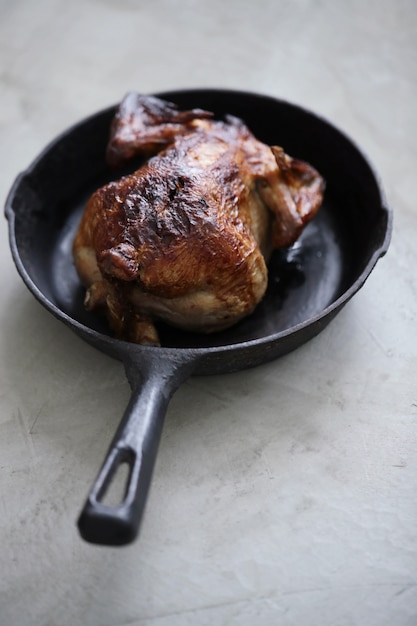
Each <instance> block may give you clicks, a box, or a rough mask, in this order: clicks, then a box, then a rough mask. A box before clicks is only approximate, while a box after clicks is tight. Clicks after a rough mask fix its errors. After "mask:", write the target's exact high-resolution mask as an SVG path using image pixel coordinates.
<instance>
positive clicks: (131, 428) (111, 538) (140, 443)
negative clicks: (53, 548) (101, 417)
mask: <svg viewBox="0 0 417 626" xmlns="http://www.w3.org/2000/svg"><path fill="white" fill-rule="evenodd" d="M194 367H195V363H194V362H193V361H192V360H191V361H190V359H188V360H186V361H185V360H184V361H181V360H178V359H169V358H168V359H167V358H166V357H163V358H158V357H156V358H155V357H153V358H151V359H146V358H145V359H144V358H143V354H142V356H141V355H139V356H136V357H135V356H133V358H132V357H131V355H130V356H129V357H127V358H126V360H125V368H126V373H127V376H128V379H129V382H130V384H131V387H132V396H131V399H130V402H129V404H128V406H127V408H126V411H125V413H124V415H123V417H122V420H121V422H120V425H119V427H118V429H117V431H116V434H115V436H114V438H113V441H112V443H111V445H110V447H109V450H108V452H107V457H106V459H105V461H104V463H103V465H102V467H101V469H100V472H99V474H98V476H97V478H96V481H95V483H94V485H93V487H92V489H91V491H90V494H89V496H88V498H87V501H86V503H85V505H84V508H83V510H82V512H81V515H80V517H79V519H78V528H79V531H80V534H81V536H82V538H83V539H85V540H86V541H88V542H90V543H96V544H102V545H110V546H120V545H125V544H128V543H131V542H132V541H134V539H135V538H136V536H137V534H138V531H139V526H140V522H141V519H142V516H143V511H144V508H145V504H146V498H147V494H148V490H149V486H150V482H151V477H152V472H153V468H154V464H155V460H156V455H157V451H158V445H159V441H160V437H161V433H162V427H163V423H164V418H165V413H166V410H167V407H168V403H169V401H170V399H171V396H172V394H173V393H174V391H175V390H176V389H177V388H178V387H179V385H180V384H181V383H182V382H183V381H184V380H185V379H186V378H188V377H189V376H190V375H191V373H192V370H193V369H194ZM141 379H142V380H141ZM141 382H142V384H141ZM122 466H125V467H124V469H125V470H126V469H127V478H126V483H125V485H124V489H123V495H122V501H121V502H120V503H117V504H115V505H112V504H108V503H106V502H105V498H106V495H108V494H109V488H110V487H111V486H112V484H113V483H115V482H116V475H117V474H118V473H119V474H120V472H121V468H122ZM122 473H123V472H122Z"/></svg>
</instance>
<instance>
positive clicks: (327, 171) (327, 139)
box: [6, 90, 392, 545]
mask: <svg viewBox="0 0 417 626" xmlns="http://www.w3.org/2000/svg"><path fill="white" fill-rule="evenodd" d="M158 95H159V96H161V97H163V98H166V99H168V100H171V101H173V102H175V103H177V104H178V105H179V106H180V107H181V108H186V109H189V108H193V107H200V108H203V109H208V110H211V111H214V113H215V114H216V116H220V117H222V116H223V115H224V114H225V113H230V114H233V115H236V116H238V117H241V118H242V119H243V120H245V122H246V123H247V125H248V126H249V127H250V128H251V130H252V131H253V132H254V133H255V135H256V136H257V137H258V138H259V139H261V140H262V141H264V142H266V143H268V144H270V145H272V144H276V145H280V146H283V147H284V149H285V151H286V152H287V153H288V154H290V155H292V156H296V157H297V158H300V159H303V160H306V161H308V162H310V163H311V164H312V165H313V166H314V167H316V168H317V169H318V170H319V171H320V172H321V174H322V175H323V176H324V178H325V179H326V182H327V188H326V194H325V200H324V204H323V206H322V208H321V210H320V211H319V213H318V215H317V216H316V218H315V219H314V220H313V221H312V222H311V223H310V224H309V225H308V227H307V228H306V230H305V231H304V233H303V235H302V237H301V239H300V240H299V241H298V242H297V243H296V244H295V245H294V246H293V247H292V248H291V249H289V250H285V251H281V252H277V253H275V255H274V257H273V258H272V260H271V263H270V266H269V287H268V291H267V294H266V296H265V298H264V300H263V302H262V303H261V304H260V305H259V306H258V308H257V309H256V311H255V313H254V314H253V315H251V316H250V317H248V318H247V319H245V320H244V321H242V322H241V323H239V324H238V325H237V326H236V327H234V328H232V329H230V330H227V331H223V332H221V333H217V334H214V335H210V336H203V335H197V334H192V333H187V332H180V331H178V330H175V329H170V328H168V327H165V326H163V325H161V328H160V335H161V338H162V345H163V347H160V348H157V347H149V346H138V345H134V344H131V343H128V342H123V341H120V340H116V339H114V338H113V337H112V336H111V334H110V333H109V332H108V329H107V327H106V324H105V322H104V321H103V320H102V319H100V318H98V317H96V316H95V315H93V314H89V313H87V312H86V311H85V310H84V307H83V295H84V294H83V289H82V288H81V286H80V283H79V280H78V278H77V275H76V272H75V269H74V266H73V263H72V256H71V245H72V240H73V237H74V234H75V230H76V228H77V224H78V222H79V219H80V217H81V213H82V211H83V208H84V205H85V202H86V200H87V198H88V196H89V194H91V193H92V192H93V191H94V190H95V189H96V188H97V187H98V186H100V185H102V184H104V183H105V182H107V181H108V180H110V179H111V178H112V177H113V178H114V172H110V171H109V170H108V168H107V166H106V164H105V160H104V155H105V147H106V143H107V139H108V133H109V126H110V121H111V119H112V117H113V114H114V112H115V107H111V108H108V109H106V110H104V111H101V112H99V113H97V114H96V115H93V116H92V117H89V118H87V119H86V120H84V121H82V122H81V123H79V124H77V125H75V126H74V127H72V128H70V129H69V130H68V131H67V132H65V133H63V134H62V135H61V136H59V137H58V138H57V139H56V140H55V141H53V142H52V143H51V144H50V145H49V146H48V147H47V148H46V149H45V150H44V151H43V152H42V154H41V155H40V156H39V157H38V158H37V159H36V160H35V161H34V163H32V164H31V165H30V166H29V167H28V169H27V170H25V171H24V172H23V173H22V174H20V175H19V176H18V177H17V179H16V181H15V183H14V185H13V187H12V189H11V191H10V194H9V196H8V199H7V204H6V216H7V218H8V220H9V228H10V245H11V250H12V254H13V258H14V261H15V263H16V266H17V269H18V271H19V273H20V275H21V276H22V278H23V280H24V282H25V283H26V285H27V287H28V288H29V289H30V290H31V291H32V293H33V294H34V295H35V296H36V298H37V299H38V300H39V301H40V302H41V303H42V304H43V305H44V306H45V307H46V308H47V309H48V310H49V311H50V312H51V313H53V315H55V316H56V317H57V318H58V319H60V320H62V321H63V322H64V323H65V324H67V325H68V326H69V327H71V328H72V329H73V330H74V331H75V332H76V333H77V334H78V335H80V336H81V337H82V338H83V339H85V340H87V341H88V342H89V343H91V344H92V345H93V346H94V347H96V348H98V349H100V350H102V351H103V352H105V353H107V354H109V355H111V356H112V357H115V358H117V359H120V360H121V361H123V363H124V365H125V369H126V373H127V377H128V380H129V382H130V385H131V388H132V396H131V400H130V402H129V405H128V407H127V409H126V412H125V414H124V416H123V418H122V421H121V423H120V426H119V428H118V430H117V432H116V434H115V436H114V439H113V441H112V443H111V445H110V448H109V451H108V454H107V457H106V459H105V461H104V464H103V466H102V468H101V470H100V472H99V474H98V477H97V479H96V482H95V484H94V486H93V488H92V490H91V493H90V495H89V497H88V499H87V502H86V504H85V507H84V509H83V511H82V513H81V516H80V518H79V522H78V525H79V530H80V533H81V535H82V537H83V538H84V539H86V540H87V541H90V542H93V543H100V544H107V545H122V544H126V543H129V542H131V541H133V539H134V538H135V537H136V535H137V532H138V529H139V524H140V520H141V518H142V514H143V509H144V506H145V501H146V497H147V492H148V488H149V484H150V480H151V474H152V469H153V466H154V461H155V458H156V453H157V448H158V443H159V439H160V434H161V431H162V425H163V420H164V416H165V412H166V409H167V405H168V402H169V400H170V397H171V395H172V394H173V392H174V391H175V389H177V387H178V386H179V385H180V384H181V382H183V381H184V380H185V379H186V378H187V377H189V376H190V375H191V374H218V373H224V372H232V371H236V370H240V369H243V368H248V367H252V366H256V365H258V364H260V363H264V362H266V361H269V360H271V359H275V358H277V357H279V356H281V355H283V354H285V353H288V352H290V351H291V350H294V349H295V348H297V347H298V346H300V345H301V344H303V343H304V342H306V341H308V340H309V339H311V338H312V337H314V336H315V335H317V334H318V333H319V332H320V331H321V330H323V328H325V326H326V325H327V324H328V323H329V322H330V321H331V320H332V319H333V318H334V316H335V315H336V314H337V313H338V311H340V309H341V307H342V306H343V305H344V304H346V302H347V301H348V300H349V299H350V298H351V297H352V296H353V295H354V294H355V293H356V292H357V291H358V289H359V288H360V287H361V286H362V285H363V283H364V282H365V280H366V279H367V277H368V275H369V274H370V272H371V270H372V269H373V267H374V265H375V263H376V262H377V260H378V258H379V257H381V256H382V255H383V254H385V252H386V251H387V249H388V245H389V241H390V235H391V229H392V214H391V211H390V210H389V208H388V207H387V205H386V202H385V198H384V194H383V191H382V188H381V186H380V183H379V182H378V179H377V177H376V175H375V172H374V171H373V169H372V168H371V166H370V165H369V163H368V161H367V160H366V158H365V157H364V155H363V154H362V153H361V152H360V150H359V149H358V148H357V147H356V146H355V145H354V144H353V143H352V142H351V141H350V140H349V139H348V138H347V137H346V136H345V135H343V134H342V133H341V132H340V131H338V130H337V129H336V128H335V127H333V126H332V125H331V124H329V123H328V122H326V121H324V120H323V119H320V118H319V117H317V116H315V115H313V114H312V113H310V112H308V111H306V110H305V109H303V108H301V107H298V106H294V105H292V104H289V103H288V102H284V101H281V100H277V99H274V98H271V97H267V96H262V95H256V94H251V93H243V92H237V91H224V90H221V91H220V90H189V91H175V92H170V93H164V94H158ZM131 167H132V169H133V164H132V166H131ZM121 466H124V467H126V466H127V468H128V478H127V479H126V484H125V490H124V495H123V497H122V502H120V503H119V504H116V505H110V504H108V503H106V501H105V497H106V493H107V492H108V490H109V488H110V486H111V485H112V484H113V483H114V481H115V480H116V473H117V472H120V468H121Z"/></svg>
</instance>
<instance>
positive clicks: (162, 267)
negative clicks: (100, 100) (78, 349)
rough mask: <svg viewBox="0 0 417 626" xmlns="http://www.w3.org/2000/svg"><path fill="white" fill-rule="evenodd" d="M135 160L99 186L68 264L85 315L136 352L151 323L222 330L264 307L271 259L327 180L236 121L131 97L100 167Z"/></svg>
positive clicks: (150, 335)
mask: <svg viewBox="0 0 417 626" xmlns="http://www.w3.org/2000/svg"><path fill="white" fill-rule="evenodd" d="M137 155H144V157H146V159H147V160H146V161H145V162H144V164H143V165H142V166H141V167H139V169H137V170H136V171H134V172H133V173H131V174H128V175H126V176H123V177H121V178H120V179H119V180H116V181H114V182H111V183H109V184H107V185H105V186H104V187H101V188H100V189H98V190H97V191H96V192H95V193H94V194H93V195H92V196H91V198H90V200H89V201H88V203H87V205H86V208H85V211H84V214H83V217H82V219H81V223H80V225H79V228H78V231H77V234H76V237H75V240H74V245H73V255H74V261H75V266H76V269H77V271H78V274H79V276H80V279H81V281H82V282H83V284H84V286H85V287H86V290H87V291H86V298H85V306H86V308H87V309H88V310H91V311H102V312H103V313H105V314H106V316H107V318H108V321H109V324H110V326H111V328H112V330H113V332H114V333H115V335H116V336H117V337H118V338H121V339H125V340H127V341H132V342H136V343H141V344H151V345H158V344H159V338H158V333H157V330H156V327H155V322H157V321H158V320H163V321H165V322H167V323H168V324H171V325H173V326H176V327H179V328H182V329H186V330H191V331H197V332H204V333H210V332H214V331H218V330H222V329H225V328H228V327H229V326H231V325H233V324H235V323H236V322H238V321H239V320H241V319H242V318H243V317H245V316H247V315H249V314H250V313H251V312H252V311H253V310H254V308H255V307H256V305H257V304H258V303H259V302H260V300H261V299H262V297H263V295H264V293H265V290H266V287H267V281H268V272H267V262H268V259H269V257H270V255H271V252H272V250H273V249H274V248H282V247H287V246H289V245H291V244H293V243H294V242H295V241H296V239H297V238H298V237H299V235H300V234H301V232H302V230H303V228H304V226H305V225H306V223H307V222H308V221H309V220H310V219H311V218H312V217H313V216H314V215H315V214H316V212H317V210H318V209H319V207H320V205H321V203H322V199H323V193H324V186H325V185H324V180H323V178H322V177H321V176H320V174H319V173H318V172H317V171H316V170H315V169H314V168H313V167H312V166H311V165H309V164H308V163H305V162H303V161H300V160H297V159H294V158H291V157H290V156H288V155H287V154H285V152H284V150H283V149H282V148H281V147H278V146H272V147H270V146H267V145H266V144H264V143H262V142H261V141H259V140H257V139H256V138H255V137H254V136H253V134H252V133H251V132H250V131H249V129H248V128H247V127H246V125H245V124H244V123H243V122H242V121H241V120H240V119H237V118H235V117H232V116H227V117H226V118H225V120H224V121H219V120H215V119H214V118H213V115H212V114H211V113H210V112H207V111H203V110H201V109H193V110H191V111H180V110H178V109H177V107H176V106H175V105H174V104H172V103H168V102H165V101H163V100H160V99H158V98H154V97H151V96H142V95H139V94H134V93H131V94H128V95H127V96H126V98H125V99H124V100H123V101H122V103H121V104H120V106H119V108H118V110H117V112H116V115H115V117H114V120H113V123H112V127H111V132H110V139H109V143H108V147H107V160H108V162H109V164H110V165H111V166H113V167H117V166H120V165H124V164H125V163H127V162H128V161H129V160H130V159H132V158H133V157H135V156H137Z"/></svg>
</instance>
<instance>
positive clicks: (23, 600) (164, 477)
mask: <svg viewBox="0 0 417 626" xmlns="http://www.w3.org/2000/svg"><path fill="white" fill-rule="evenodd" d="M416 8H417V5H416V3H415V2H414V1H413V0H378V1H376V0H369V1H368V2H364V1H363V0H341V1H338V0H293V1H290V0H270V1H269V0H258V1H256V0H253V1H251V2H249V1H247V0H242V1H238V0H228V1H226V0H222V1H220V0H201V1H198V0H183V1H180V0H173V1H171V2H170V1H169V0H153V1H152V2H145V1H138V2H134V1H133V0H130V1H129V0H119V1H116V0H101V1H100V0H85V1H77V0H72V1H71V2H64V1H61V0H57V1H55V2H54V1H53V0H37V2H32V1H31V0H13V2H11V1H7V0H1V1H0V64H1V67H0V69H1V76H0V89H1V97H0V150H1V177H0V185H1V194H2V197H3V198H5V197H6V194H7V192H8V189H9V188H10V186H11V184H12V182H13V179H14V177H15V176H16V175H17V173H18V172H19V171H20V170H22V169H24V168H25V167H26V166H27V165H28V164H29V163H30V162H31V160H32V159H33V158H34V157H35V156H36V155H37V154H38V152H39V151H40V150H41V149H42V148H43V147H44V146H45V144H46V143H47V142H49V141H50V140H51V139H53V138H54V136H55V135H56V134H57V133H59V132H60V131H62V130H64V129H65V128H66V127H68V126H69V125H71V124H72V123H75V122H76V121H78V120H79V119H81V118H83V117H85V116H87V115H89V114H91V113H93V112H95V111H96V110H99V109H102V108H105V107H106V106H108V105H110V104H114V103H115V102H117V101H119V100H120V99H121V97H122V96H123V95H124V94H125V93H126V92H127V91H128V90H138V91H143V92H153V91H158V90H167V89H175V88H180V87H201V86H211V87H231V88H242V89H246V90H253V91H257V92H262V93H267V94H271V95H275V96H278V97H281V98H284V99H287V100H290V101H292V102H295V103H298V104H301V105H303V106H305V107H307V108H310V109H311V110H313V111H315V112H316V113H319V114H321V115H323V116H325V117H326V118H328V119H329V120H330V121H332V122H333V123H335V124H336V125H337V126H339V127H340V128H341V129H343V130H344V131H345V132H346V133H348V134H349V135H350V136H351V137H352V138H354V139H355V141H357V142H358V143H359V144H360V145H361V147H362V148H363V149H364V151H365V152H366V153H367V154H368V155H369V157H370V159H371V160H372V162H373V163H374V165H375V167H376V168H377V170H378V171H379V173H380V175H381V178H382V180H383V183H384V187H385V191H386V194H387V198H388V201H389V203H390V204H391V205H392V207H393V208H394V211H395V223H394V235H393V240H392V245H391V248H390V251H389V253H388V255H387V256H386V257H385V258H384V259H382V260H381V261H380V262H379V263H378V265H377V268H376V269H375V271H374V272H373V274H372V275H371V277H370V279H369V281H368V282H367V283H366V285H365V287H364V288H363V289H362V290H361V291H360V292H359V293H358V295H357V296H356V297H355V298H354V300H353V301H352V302H351V303H350V304H349V305H348V306H347V307H346V308H345V309H344V310H343V312H342V313H341V314H340V316H338V317H337V318H336V320H335V321H334V322H333V323H332V324H331V325H330V326H329V327H328V329H327V330H326V331H325V332H323V333H322V334H321V335H320V336H319V337H317V338H316V339H315V340H313V341H312V342H310V343H309V344H307V345H305V346H304V347H302V348H301V349H299V350H297V351H296V352H294V353H292V354H290V355H288V356H287V357H284V358H282V359H280V360H278V361H275V362H273V363H269V364H267V365H264V366H261V367H258V368H256V369H253V370H250V371H245V372H240V373H237V374H233V375H227V376H222V377H220V376H219V377H210V378H209V377H207V378H193V379H191V380H190V381H189V382H187V383H186V384H185V385H183V386H182V387H181V388H180V390H179V391H178V392H177V394H176V395H175V396H174V398H173V400H172V403H171V405H170V408H169V411H168V416H167V421H166V427H165V430H164V433H163V437H162V442H161V447H160V454H159V457H158V462H157V466H156V470H155V476H154V481H153V486H152V490H151V495H150V499H149V502H148V506H147V511H146V517H145V520H144V523H143V527H142V532H141V536H140V539H139V541H137V542H136V543H135V544H134V545H132V546H130V547H127V548H123V549H110V548H102V547H94V546H91V545H88V544H86V543H84V542H83V541H82V540H81V539H80V537H79V535H78V533H77V529H76V525H75V521H76V518H77V516H78V512H79V510H80V507H81V505H82V503H83V500H84V498H85V496H86V494H87V490H88V489H89V487H90V485H91V482H92V480H93V478H94V476H95V474H96V471H97V470H98V467H99V465H100V463H101V461H102V458H103V455H104V452H105V450H106V448H107V445H108V443H109V441H110V438H111V436H112V434H113V432H114V430H115V428H116V425H117V422H118V420H119V418H120V416H121V414H122V412H123V409H124V407H125V405H126V403H127V401H128V397H129V388H128V384H127V382H126V379H125V375H124V372H123V368H122V366H121V365H120V364H119V363H118V362H115V361H112V360H110V359H109V358H107V357H105V356H103V355H102V354H100V353H98V352H96V351H95V350H94V349H93V348H91V347H90V346H88V345H87V344H85V343H83V342H82V341H81V340H80V339H78V338H77V337H76V336H75V335H74V334H73V333H71V331H70V330H68V329H67V328H65V327H64V326H63V325H62V324H60V323H59V322H58V321H56V320H55V319H53V318H52V317H51V315H49V314H48V313H47V312H46V311H44V310H43V309H42V308H41V307H40V305H38V304H37V302H35V300H34V299H33V297H32V296H31V295H30V294H29V292H28V291H27V290H26V289H25V287H24V285H23V283H22V282H21V280H20V279H19V277H18V275H17V273H16V271H15V269H14V266H13V263H12V260H11V256H10V252H9V249H8V242H7V224H6V221H5V220H3V221H2V222H1V224H0V228H1V242H2V245H1V247H0V254H1V263H0V271H1V289H2V297H1V299H0V300H1V302H0V323H1V331H2V332H1V336H0V341H1V361H0V373H1V375H0V380H1V388H0V402H1V411H0V466H1V467H0V481H1V483H0V494H1V499H0V525H1V531H0V563H1V572H2V573H1V577H0V626H38V625H43V626H57V625H58V626H67V625H68V626H122V625H123V626H127V625H129V626H168V625H169V626H171V625H175V626H176V625H179V626H188V625H190V626H194V625H198V626H199V625H210V626H211V625H215V626H219V625H225V626H226V625H229V624H230V625H239V626H240V625H244V626H252V625H253V624H259V625H261V626H269V625H273V626H275V625H277V624H283V625H284V626H287V625H288V626H316V625H317V626H326V625H329V626H351V625H360V626H361V625H367V626H413V625H415V624H416V623H417V595H416V594H417V587H416V583H417V545H416V534H417V533H416V531H417V503H416V486H417V458H416V443H417V441H416V439H417V437H416V435H417V429H416V422H417V385H416V378H417V373H416V372H417V336H416V335H417V331H416V311H417V295H416V292H417V271H416V264H417V252H416V249H417V246H416V226H417V209H416V197H417V184H416V170H417V152H416V145H417V132H416V131H417V122H416V109H417V106H416V104H417V54H416V33H417V10H416Z"/></svg>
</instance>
